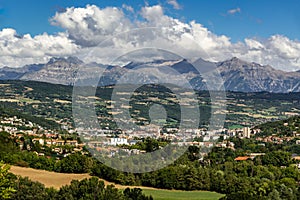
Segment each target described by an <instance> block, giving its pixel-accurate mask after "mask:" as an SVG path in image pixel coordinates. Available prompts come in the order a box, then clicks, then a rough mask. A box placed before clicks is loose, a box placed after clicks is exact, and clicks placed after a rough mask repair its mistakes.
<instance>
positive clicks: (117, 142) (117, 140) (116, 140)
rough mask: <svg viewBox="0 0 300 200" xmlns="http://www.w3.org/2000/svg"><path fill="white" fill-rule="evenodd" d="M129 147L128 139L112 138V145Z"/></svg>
mask: <svg viewBox="0 0 300 200" xmlns="http://www.w3.org/2000/svg"><path fill="white" fill-rule="evenodd" d="M123 144H125V145H128V142H127V139H126V138H110V145H113V146H117V145H123Z"/></svg>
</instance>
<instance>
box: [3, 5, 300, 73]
mask: <svg viewBox="0 0 300 200" xmlns="http://www.w3.org/2000/svg"><path fill="white" fill-rule="evenodd" d="M123 9H125V10H126V11H130V12H127V14H125V13H124V12H123ZM235 10H236V11H235V13H236V12H241V11H240V9H238V10H237V9H235ZM130 13H132V12H131V8H130V7H127V6H125V5H124V6H123V8H115V7H106V8H99V7H97V6H94V5H87V6H86V7H84V8H74V7H71V8H67V9H66V10H65V11H63V12H58V13H56V14H55V16H53V17H52V18H51V20H50V21H51V23H52V24H54V25H56V26H60V27H62V28H64V29H65V32H64V33H59V34H57V35H49V34H43V35H37V36H34V37H32V36H30V35H24V36H21V37H20V36H18V35H17V33H16V31H15V30H13V29H3V30H2V31H1V32H0V56H1V61H0V62H1V65H11V66H17V65H19V66H20V64H22V61H23V62H24V63H26V64H27V63H29V62H34V61H42V60H43V59H46V58H49V57H51V56H65V55H75V56H79V57H80V58H81V59H83V60H85V61H88V62H89V61H97V62H101V63H108V62H111V61H112V60H114V59H115V58H117V57H118V56H121V55H123V54H126V53H128V52H130V51H135V50H138V49H143V48H159V49H165V50H168V51H171V52H174V53H176V54H179V55H181V56H182V57H185V58H188V59H197V58H199V57H201V58H203V59H207V60H210V61H223V60H225V59H229V58H231V57H234V56H236V57H239V58H241V59H244V60H246V61H250V62H258V63H261V64H270V65H272V66H274V67H275V68H277V69H283V70H288V71H291V70H299V69H300V61H299V59H298V57H299V55H300V42H299V41H297V40H291V39H289V38H287V37H285V36H282V35H273V36H271V37H270V38H266V39H264V40H259V39H257V38H245V39H244V41H240V42H236V43H233V42H232V41H231V40H230V38H229V37H228V36H225V35H217V34H215V33H213V32H211V31H210V30H209V29H208V28H206V27H204V26H203V25H202V24H199V23H197V22H196V21H190V22H183V21H181V20H179V19H176V18H173V17H170V16H168V15H166V14H165V13H164V9H163V7H162V6H160V5H155V6H145V7H143V8H141V10H140V11H138V13H139V15H140V16H139V18H135V20H130V19H131V18H130V16H128V14H130ZM231 13H233V11H232V12H231ZM134 14H135V13H134ZM153 27H155V28H153ZM109 38H111V39H109ZM144 57H147V55H145V56H144ZM23 58H24V59H23ZM141 58H142V56H141ZM24 63H23V64H24Z"/></svg>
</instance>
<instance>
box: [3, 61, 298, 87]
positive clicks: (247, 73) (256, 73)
mask: <svg viewBox="0 0 300 200" xmlns="http://www.w3.org/2000/svg"><path fill="white" fill-rule="evenodd" d="M201 62H203V63H210V64H212V65H215V66H216V69H217V70H218V71H219V73H220V75H221V76H222V78H223V79H224V86H225V89H226V90H231V91H239V92H261V91H267V92H273V93H288V92H300V73H299V72H300V70H299V71H297V72H285V71H281V70H277V69H274V68H273V67H272V66H270V65H260V64H258V63H255V62H246V61H244V60H241V59H239V58H237V57H233V58H231V59H228V60H225V61H222V62H217V63H212V62H208V61H204V60H201ZM81 65H84V62H83V61H81V60H80V59H78V58H77V57H66V58H51V59H50V60H49V62H48V63H45V64H33V65H26V66H24V67H22V68H9V67H5V68H1V69H0V80H10V79H12V80H15V79H21V80H33V81H40V82H49V83H54V84H64V85H72V84H73V83H74V81H75V79H76V73H77V71H78V69H79V67H80V66H81ZM86 66H90V65H89V64H87V65H86ZM98 67H99V68H102V69H104V68H106V70H105V71H104V72H103V77H102V78H101V79H100V82H99V85H101V86H103V85H113V84H116V83H117V81H118V80H119V79H120V77H122V76H123V75H124V74H126V72H128V71H130V70H133V69H138V70H136V71H134V73H135V74H133V75H131V77H127V79H125V80H127V81H129V82H130V83H133V84H134V83H135V82H137V81H138V82H139V81H141V82H143V83H145V84H146V83H149V82H151V81H153V80H155V81H157V80H156V79H155V76H148V75H147V74H146V75H145V74H143V72H150V71H151V73H154V74H158V73H161V74H164V73H166V74H167V76H166V77H165V78H169V79H174V82H180V78H184V79H187V80H188V81H189V82H190V84H191V85H192V86H193V87H194V88H196V89H198V90H203V89H206V86H205V84H206V83H205V80H203V78H202V77H201V75H200V74H199V72H198V71H197V70H196V69H195V67H193V65H192V64H191V63H189V62H188V61H187V60H186V59H179V60H163V59H161V60H154V61H151V62H144V63H143V62H129V63H127V64H126V65H124V66H122V67H120V66H106V65H101V64H95V63H94V64H93V65H92V67H90V68H89V67H87V71H88V72H87V73H86V74H85V78H86V79H88V78H89V76H90V75H91V74H94V76H95V71H97V70H96V69H97V68H98ZM103 67H104V68H103ZM167 67H169V68H171V69H172V70H169V68H167ZM147 70H148V71H147ZM174 70H175V71H177V72H176V73H173V72H172V71H174ZM156 71H157V72H156ZM171 72H172V73H171ZM178 74H179V75H181V76H179V75H178Z"/></svg>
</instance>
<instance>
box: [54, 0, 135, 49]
mask: <svg viewBox="0 0 300 200" xmlns="http://www.w3.org/2000/svg"><path fill="white" fill-rule="evenodd" d="M51 24H52V25H56V26H60V27H62V28H64V29H66V30H67V32H68V34H69V37H70V38H71V39H73V40H74V41H75V42H76V43H77V44H79V45H80V46H83V47H88V46H95V45H97V44H98V43H99V42H101V41H103V40H104V39H105V38H106V37H108V36H110V35H113V34H115V33H119V32H123V31H128V30H130V29H131V28H132V27H131V22H130V20H129V19H128V18H127V17H126V16H125V15H124V13H123V11H122V9H119V8H116V7H107V8H103V9H100V8H99V7H97V6H95V5H87V6H86V7H85V8H74V7H71V8H67V9H66V11H65V12H60V13H56V14H55V16H54V17H52V18H51Z"/></svg>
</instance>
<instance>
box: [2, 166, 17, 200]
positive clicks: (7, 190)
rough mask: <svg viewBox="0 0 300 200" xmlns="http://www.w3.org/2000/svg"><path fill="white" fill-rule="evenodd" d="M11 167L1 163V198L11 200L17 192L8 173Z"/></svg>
mask: <svg viewBox="0 0 300 200" xmlns="http://www.w3.org/2000/svg"><path fill="white" fill-rule="evenodd" d="M9 168H10V166H9V165H7V164H4V163H3V162H0V198H1V199H9V198H10V197H11V195H12V194H13V193H14V192H15V190H14V188H13V182H12V180H11V177H10V174H9V172H8V170H9Z"/></svg>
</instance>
